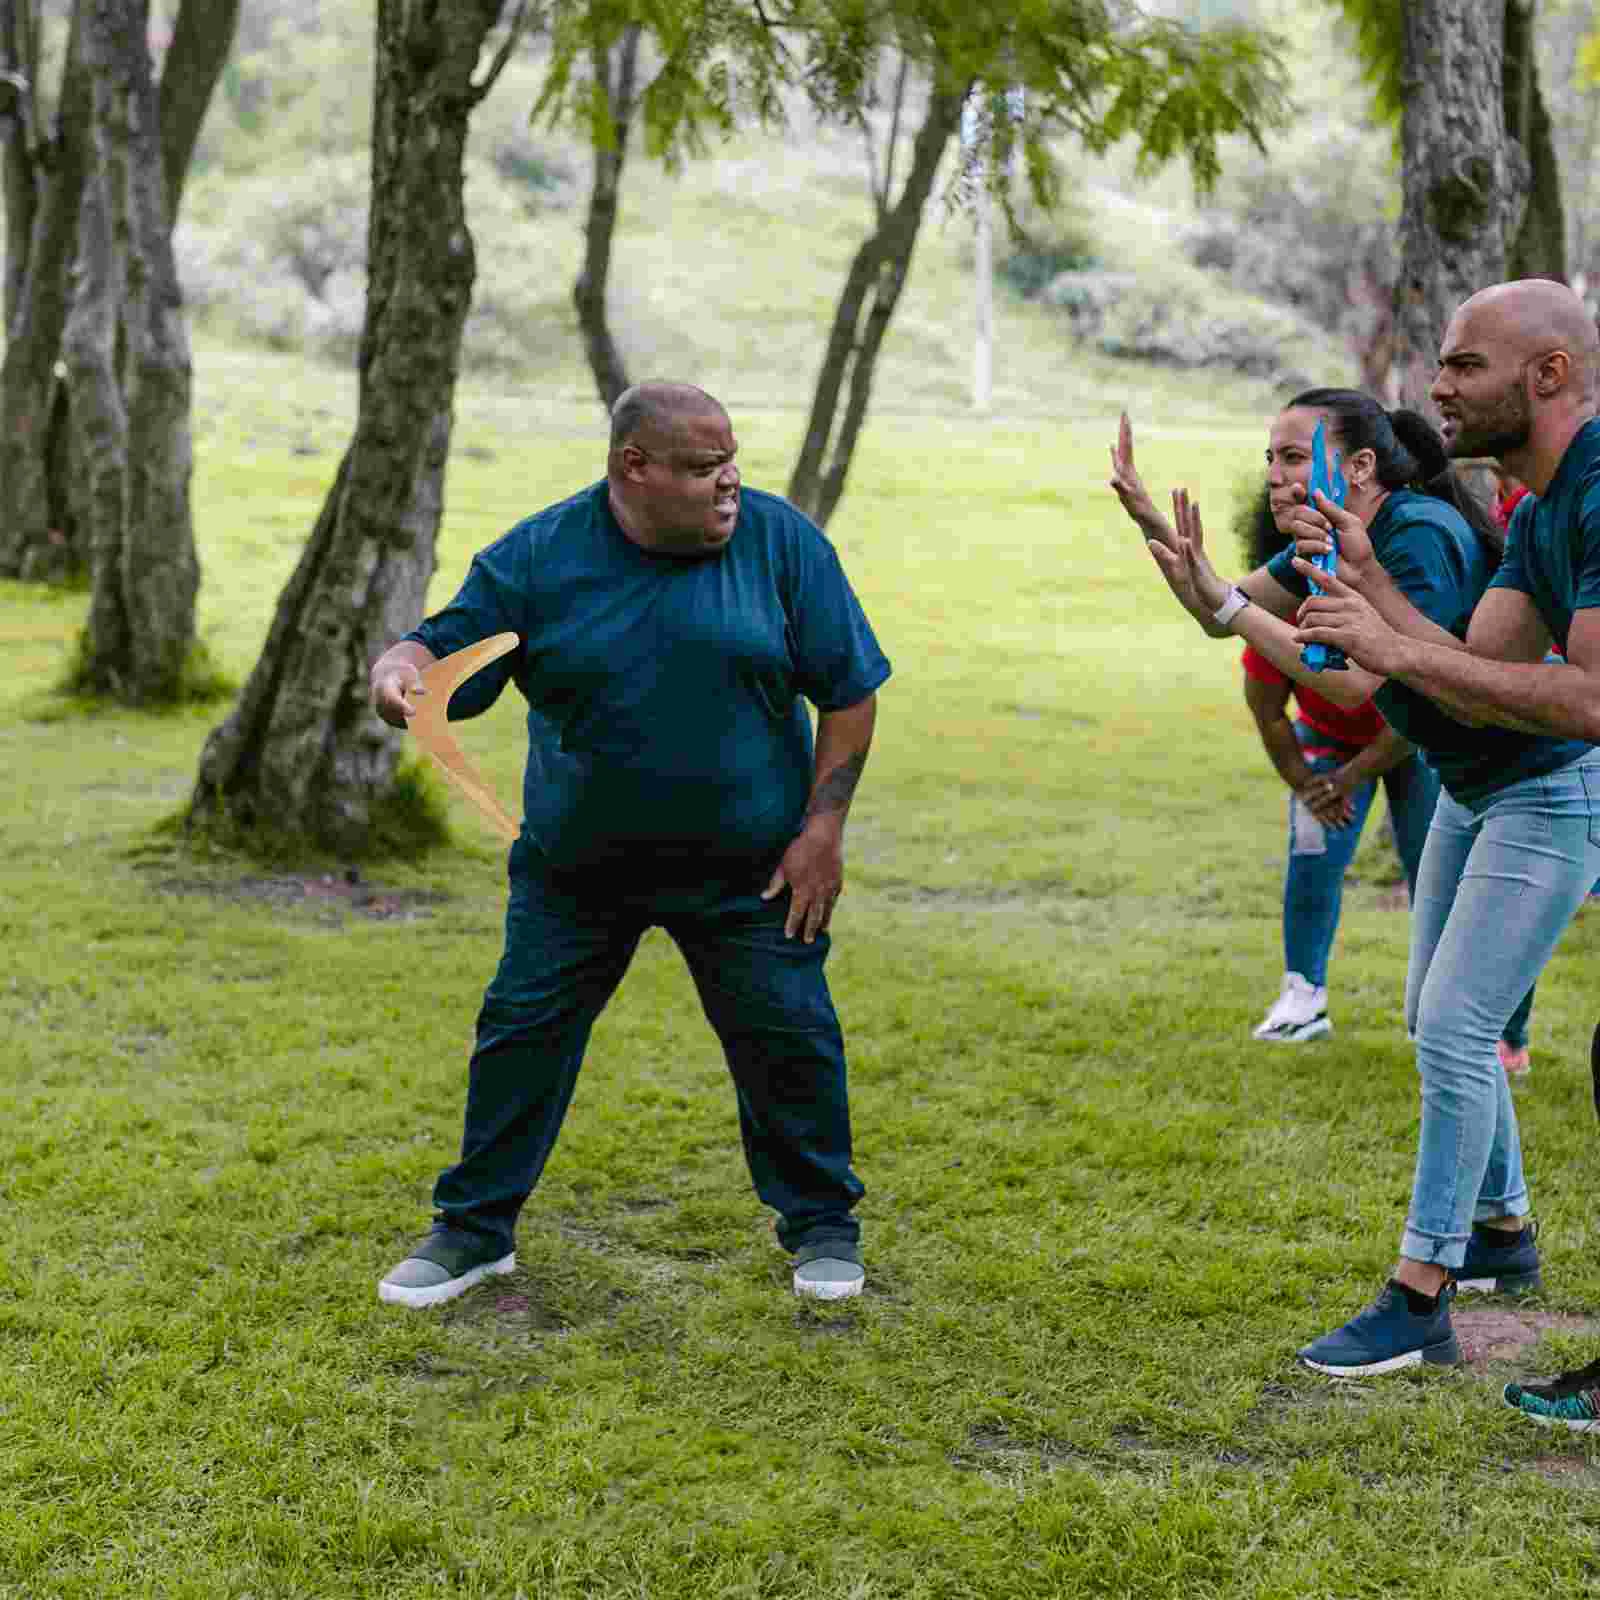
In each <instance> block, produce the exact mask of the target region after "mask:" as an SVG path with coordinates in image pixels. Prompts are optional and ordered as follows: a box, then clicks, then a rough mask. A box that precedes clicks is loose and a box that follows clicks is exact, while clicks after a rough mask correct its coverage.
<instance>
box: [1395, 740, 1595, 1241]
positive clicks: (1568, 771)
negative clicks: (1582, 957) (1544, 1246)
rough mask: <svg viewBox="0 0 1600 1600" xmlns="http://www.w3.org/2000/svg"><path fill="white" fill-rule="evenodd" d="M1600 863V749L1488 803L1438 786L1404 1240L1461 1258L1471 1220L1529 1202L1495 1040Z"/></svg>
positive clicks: (1421, 876) (1415, 995) (1414, 1018)
mask: <svg viewBox="0 0 1600 1600" xmlns="http://www.w3.org/2000/svg"><path fill="white" fill-rule="evenodd" d="M1597 871H1600V750H1595V751H1591V752H1590V753H1589V754H1588V755H1586V756H1584V757H1583V758H1582V759H1581V760H1578V761H1574V762H1572V763H1571V764H1570V765H1568V766H1565V767H1561V768H1559V769H1558V770H1557V771H1555V772H1549V773H1546V774H1545V775H1544V776H1543V777H1540V778H1525V779H1523V780H1522V781H1521V782H1520V783H1513V784H1509V785H1507V787H1506V788H1504V789H1501V790H1499V791H1498V792H1496V793H1495V794H1494V795H1492V796H1491V797H1490V798H1489V799H1488V800H1486V801H1482V802H1480V803H1479V804H1478V805H1477V806H1476V807H1471V808H1469V807H1467V806H1464V805H1461V804H1460V803H1459V802H1457V801H1456V800H1454V799H1452V798H1451V796H1450V795H1449V793H1448V792H1446V793H1444V794H1441V795H1440V796H1439V803H1438V806H1437V807H1436V808H1435V810H1434V813H1433V826H1432V828H1431V829H1430V830H1429V832H1428V843H1427V846H1426V848H1425V849H1424V850H1423V852H1422V866H1421V869H1420V871H1419V872H1418V874H1417V894H1416V900H1415V903H1414V904H1413V906H1412V908H1411V966H1410V970H1409V972H1408V973H1407V975H1406V1025H1407V1027H1408V1028H1410V1029H1411V1031H1412V1033H1413V1034H1414V1035H1415V1037H1416V1041H1417V1071H1418V1073H1419V1074H1420V1075H1421V1078H1422V1132H1421V1137H1420V1140H1419V1142H1418V1147H1417V1170H1416V1179H1415V1182H1414V1184H1413V1186H1412V1191H1411V1213H1410V1215H1409V1216H1408V1217H1407V1218H1406V1229H1405V1234H1404V1236H1403V1238H1402V1240H1401V1244H1400V1254H1401V1255H1402V1256H1405V1257H1407V1258H1409V1259H1410V1260H1413V1261H1427V1262H1432V1263H1433V1264H1435V1265H1437V1266H1441V1267H1451V1268H1455V1267H1459V1266H1460V1265H1461V1263H1462V1260H1463V1258H1464V1257H1465V1254H1466V1248H1467V1240H1468V1238H1469V1237H1470V1236H1471V1231H1472V1224H1473V1223H1474V1222H1482V1221H1484V1220H1485V1219H1487V1218H1489V1217H1500V1216H1506V1217H1520V1216H1524V1215H1526V1214H1527V1211H1528V1185H1527V1182H1526V1180H1525V1178H1524V1176H1523V1171H1522V1145H1521V1140H1520V1139H1519V1137H1518V1134H1517V1114H1516V1111H1515V1110H1514V1109H1513V1107H1512V1104H1511V1090H1510V1087H1509V1085H1508V1084H1507V1082H1506V1075H1505V1073H1504V1072H1502V1071H1501V1070H1500V1068H1499V1065H1498V1064H1497V1062H1496V1060H1495V1049H1494V1046H1495V1040H1496V1039H1498V1038H1499V1037H1500V1033H1501V1030H1502V1028H1504V1026H1505V1024H1506V1019H1507V1018H1508V1017H1510V1015H1511V1013H1512V1010H1513V1009H1514V1008H1515V1006H1516V1004H1517V1002H1518V1000H1520V999H1521V998H1522V996H1523V995H1524V994H1526V993H1527V991H1528V989H1529V987H1530V986H1531V985H1532V984H1533V982H1534V980H1535V979H1536V978H1537V977H1538V976H1539V973H1540V971H1541V970H1542V969H1543V967H1544V964H1545V962H1546V961H1547V960H1549V958H1550V953H1551V951H1553V950H1554V949H1555V947H1556V941H1557V940H1558V939H1560V937H1561V934H1562V932H1563V931H1564V930H1565V928H1566V926H1567V924H1568V923H1569V922H1570V921H1571V920H1572V917H1573V913H1574V912H1576V911H1577V909H1578V907H1579V906H1580V905H1582V904H1583V899H1584V896H1585V895H1586V894H1587V893H1588V890H1589V886H1590V885H1591V884H1592V883H1593V882H1594V881H1595V875H1596V872H1597Z"/></svg>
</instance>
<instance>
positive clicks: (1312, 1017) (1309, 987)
mask: <svg viewBox="0 0 1600 1600" xmlns="http://www.w3.org/2000/svg"><path fill="white" fill-rule="evenodd" d="M1332 1032H1333V1024H1332V1023H1331V1022H1329V1021H1328V991H1327V989H1326V988H1321V989H1319V988H1317V987H1316V986H1315V985H1313V984H1310V983H1307V982H1306V980H1305V979H1304V978H1302V977H1301V976H1300V974H1299V973H1298V972H1286V973H1284V975H1283V988H1282V989H1281V990H1280V991H1279V994H1278V998H1277V1000H1276V1001H1274V1002H1273V1006H1272V1009H1271V1010H1270V1011H1269V1012H1268V1013H1267V1014H1266V1016H1264V1017H1263V1018H1262V1019H1261V1021H1260V1022H1259V1023H1257V1025H1256V1027H1255V1029H1254V1037H1255V1038H1257V1039H1266V1040H1268V1041H1269V1042H1270V1043H1273V1044H1305V1043H1306V1042H1307V1041H1308V1040H1311V1039H1325V1038H1326V1037H1327V1036H1328V1035H1329V1034H1330V1033H1332Z"/></svg>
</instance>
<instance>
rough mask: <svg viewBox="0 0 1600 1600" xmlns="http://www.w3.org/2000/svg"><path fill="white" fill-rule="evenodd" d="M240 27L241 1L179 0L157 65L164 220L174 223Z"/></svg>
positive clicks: (174, 224)
mask: <svg viewBox="0 0 1600 1600" xmlns="http://www.w3.org/2000/svg"><path fill="white" fill-rule="evenodd" d="M238 25H239V0H183V6H182V8H181V9H180V10H179V12H178V20H177V21H176V22H175V23H174V24H173V27H172V43H171V44H170V45H168V46H167V56H166V60H165V61H163V62H162V64H161V170H162V174H163V178H164V180H165V183H166V195H167V219H168V223H169V225H171V226H174V227H175V226H176V225H177V221H178V207H179V206H180V205H181V204H182V202H183V182H184V179H185V178H186V177H188V175H189V163H190V162H191V161H193V159H194V147H195V144H196V142H197V141H198V140H199V138H200V129H201V127H202V126H203V125H204V123H205V120H206V112H207V110H208V109H209V108H210V106H211V96H212V95H213V94H214V93H215V92H216V87H217V80H218V79H219V78H220V77H221V76H222V69H223V67H224V66H226V65H227V61H228V57H229V55H230V54H231V53H232V51H233V38H234V34H235V33H236V32H237V30H238Z"/></svg>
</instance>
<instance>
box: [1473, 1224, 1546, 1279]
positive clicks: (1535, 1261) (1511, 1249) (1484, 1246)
mask: <svg viewBox="0 0 1600 1600" xmlns="http://www.w3.org/2000/svg"><path fill="white" fill-rule="evenodd" d="M1538 1237H1539V1229H1538V1225H1537V1224H1535V1223H1532V1222H1529V1223H1525V1224H1524V1225H1523V1228H1522V1231H1521V1232H1520V1233H1506V1232H1503V1231H1502V1230H1501V1229H1499V1228H1485V1227H1484V1226H1483V1225H1482V1224H1481V1223H1477V1222H1475V1223H1473V1225H1472V1237H1471V1238H1470V1239H1469V1240H1468V1241H1467V1258H1466V1260H1465V1261H1463V1262H1462V1263H1461V1265H1460V1266H1459V1267H1457V1268H1456V1270H1455V1272H1454V1273H1452V1274H1451V1276H1453V1277H1454V1278H1455V1280H1456V1288H1457V1289H1458V1290H1460V1292H1461V1293H1462V1294H1471V1293H1474V1292H1476V1293H1478V1294H1509V1295H1519V1294H1533V1293H1535V1292H1536V1291H1537V1290H1539V1289H1540V1288H1542V1287H1543V1286H1544V1279H1543V1277H1542V1276H1541V1275H1540V1273H1539V1247H1538V1245H1537V1244H1536V1243H1535V1242H1534V1241H1535V1240H1537V1238H1538Z"/></svg>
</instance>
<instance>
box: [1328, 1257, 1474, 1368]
mask: <svg viewBox="0 0 1600 1600" xmlns="http://www.w3.org/2000/svg"><path fill="white" fill-rule="evenodd" d="M1451 1292H1452V1291H1451V1286H1450V1284H1449V1283H1448V1282H1446V1284H1445V1286H1444V1288H1443V1289H1442V1290H1440V1292H1439V1300H1438V1304H1437V1305H1436V1306H1435V1307H1434V1309H1433V1310H1432V1311H1431V1312H1424V1313H1422V1315H1420V1316H1419V1315H1417V1313H1415V1312H1414V1311H1412V1309H1411V1306H1410V1303H1409V1301H1407V1299H1406V1292H1405V1290H1404V1289H1403V1288H1402V1287H1401V1286H1400V1285H1399V1284H1398V1283H1396V1282H1395V1280H1394V1279H1393V1278H1391V1279H1390V1280H1389V1281H1388V1282H1387V1283H1386V1284H1385V1285H1384V1286H1383V1293H1382V1294H1380V1295H1379V1296H1378V1298H1377V1299H1376V1300H1374V1301H1373V1302H1372V1304H1371V1305H1370V1306H1368V1307H1367V1308H1366V1310H1365V1311H1358V1312H1357V1313H1356V1314H1355V1316H1353V1317H1352V1318H1351V1319H1350V1320H1349V1321H1348V1322H1347V1323H1345V1325H1344V1326H1343V1327H1342V1328H1335V1329H1334V1330H1333V1332H1332V1333H1325V1334H1323V1336H1322V1337H1321V1338H1320V1339H1314V1340H1312V1342H1311V1343H1310V1344H1308V1345H1306V1346H1305V1348H1304V1349H1302V1350H1301V1351H1300V1352H1299V1355H1300V1359H1301V1361H1303V1362H1304V1363H1305V1364H1306V1366H1308V1367H1310V1368H1311V1370H1312V1371H1313V1372H1325V1373H1326V1374H1327V1375H1328V1376H1329V1377H1330V1378H1373V1377H1376V1376H1377V1375H1378V1374H1379V1373H1382V1372H1399V1371H1400V1370H1401V1369H1402V1368H1403V1367H1414V1366H1416V1365H1417V1363H1418V1362H1420V1361H1426V1362H1427V1363H1428V1364H1429V1365H1430V1366H1440V1367H1453V1366H1454V1365H1455V1364H1456V1363H1457V1362H1458V1361H1459V1360H1460V1359H1461V1347H1460V1346H1459V1345H1458V1344H1457V1343H1456V1335H1455V1329H1454V1328H1452V1327H1451V1326H1450V1297H1451Z"/></svg>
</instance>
